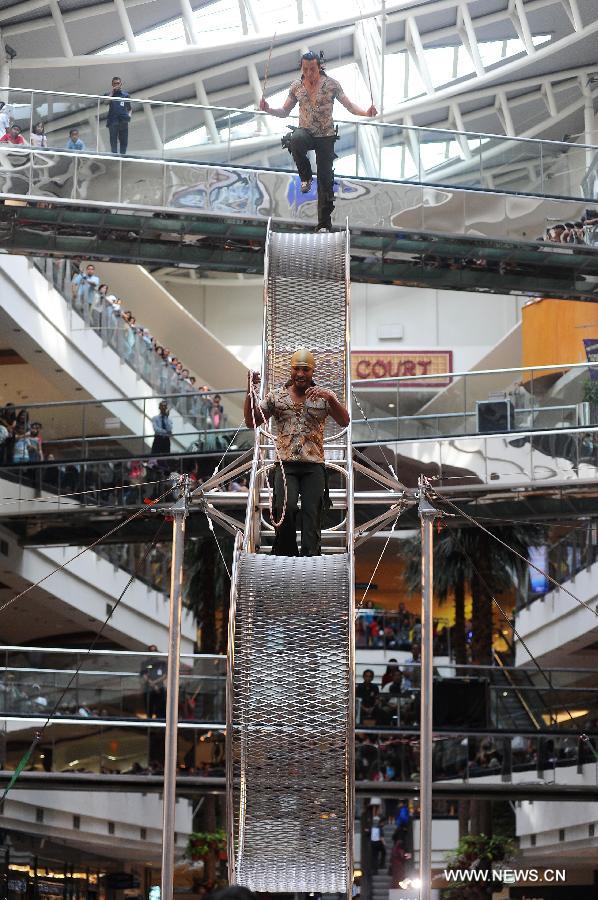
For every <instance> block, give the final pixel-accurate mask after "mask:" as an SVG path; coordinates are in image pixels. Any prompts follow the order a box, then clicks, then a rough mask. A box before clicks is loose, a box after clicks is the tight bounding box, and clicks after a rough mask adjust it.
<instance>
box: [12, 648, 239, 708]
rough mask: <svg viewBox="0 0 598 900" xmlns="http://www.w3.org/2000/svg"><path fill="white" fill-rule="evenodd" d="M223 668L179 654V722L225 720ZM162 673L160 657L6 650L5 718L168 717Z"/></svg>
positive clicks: (211, 659)
mask: <svg viewBox="0 0 598 900" xmlns="http://www.w3.org/2000/svg"><path fill="white" fill-rule="evenodd" d="M225 671H226V660H225V658H224V657H222V656H206V655H202V656H192V655H184V654H183V655H182V656H181V677H180V682H179V714H180V718H181V721H185V720H189V721H195V722H197V721H201V722H203V723H206V722H208V723H212V722H215V723H224V721H225V708H224V703H225ZM165 672H166V655H165V654H163V653H149V652H144V653H134V652H125V651H119V652H111V651H101V650H97V651H93V652H91V653H86V652H85V651H82V650H65V649H59V648H56V649H54V648H38V647H3V648H0V705H1V709H0V715H4V716H9V715H10V716H18V717H23V718H28V717H29V718H31V717H34V718H39V717H43V716H46V715H48V714H49V713H53V714H54V715H55V716H57V717H59V718H63V719H76V720H87V719H90V720H91V719H103V720H106V719H108V720H113V719H116V720H119V721H120V720H136V721H145V720H148V719H154V718H157V719H163V718H164V715H165V696H166V695H165V690H164V688H163V684H162V680H163V678H164V676H165ZM156 673H157V674H156ZM146 676H147V678H149V679H150V680H149V681H148V680H147V678H146ZM159 676H160V677H159ZM161 679H162V680H161Z"/></svg>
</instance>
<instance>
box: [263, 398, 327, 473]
mask: <svg viewBox="0 0 598 900" xmlns="http://www.w3.org/2000/svg"><path fill="white" fill-rule="evenodd" d="M260 406H261V409H262V410H263V412H264V413H265V415H269V416H271V417H272V422H273V432H274V436H275V438H276V447H277V449H278V453H279V455H280V458H281V459H282V460H284V461H285V462H306V463H323V462H324V424H325V422H326V417H327V416H328V415H329V414H330V407H329V403H328V400H322V399H318V400H310V399H308V398H307V397H306V398H305V400H304V402H303V403H295V401H294V400H293V398H292V397H291V395H290V394H289V391H288V389H287V386H286V385H285V386H284V387H281V388H277V389H276V390H274V391H269V393H267V394H266V396H265V397H264V399H263V400H262V402H261V403H260Z"/></svg>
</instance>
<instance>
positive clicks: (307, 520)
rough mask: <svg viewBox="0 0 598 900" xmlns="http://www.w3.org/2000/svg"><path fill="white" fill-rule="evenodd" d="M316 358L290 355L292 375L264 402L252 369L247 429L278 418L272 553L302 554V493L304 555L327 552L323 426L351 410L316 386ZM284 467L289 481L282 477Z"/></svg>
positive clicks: (343, 420)
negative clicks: (257, 393)
mask: <svg viewBox="0 0 598 900" xmlns="http://www.w3.org/2000/svg"><path fill="white" fill-rule="evenodd" d="M315 365H316V362H315V359H314V357H313V354H312V353H311V352H310V351H309V350H306V349H305V348H303V347H302V348H300V349H299V350H296V351H295V353H293V355H292V357H291V371H290V378H289V379H288V381H287V382H286V383H285V384H284V385H282V386H281V387H278V388H276V389H275V390H273V391H269V392H268V393H267V394H266V396H265V397H264V399H263V400H262V401H261V402H258V401H256V399H255V391H256V390H257V387H258V385H259V383H260V376H259V374H258V373H257V372H251V373H249V378H248V383H247V396H246V398H245V409H244V414H245V424H246V425H247V427H248V428H254V427H255V426H256V425H258V426H259V425H262V424H264V423H265V422H266V421H267V420H268V419H270V418H272V419H273V420H274V422H273V426H274V439H275V441H276V449H277V451H278V458H279V460H280V465H277V466H276V467H275V470H274V502H273V513H274V518H275V519H276V520H277V521H279V522H280V519H281V518H282V513H283V509H284V518H283V519H282V522H280V524H279V525H278V527H277V528H276V536H275V539H274V546H273V548H272V553H274V554H275V555H276V556H299V548H298V547H297V537H296V520H297V511H298V510H297V501H298V499H299V495H301V556H319V555H320V554H321V552H322V516H323V513H324V506H325V499H326V494H327V490H326V471H325V466H324V426H325V424H326V419H327V418H328V416H331V417H332V418H333V419H334V421H335V422H336V424H337V425H339V426H340V427H341V428H346V427H347V425H348V424H349V421H350V416H349V411H348V410H347V409H346V408H345V407H344V406H343V405H342V403H340V401H339V400H338V398H337V396H336V394H335V393H334V392H333V391H329V390H326V389H325V388H322V387H318V386H316V384H315V382H314V380H313V378H312V376H313V372H314V368H315ZM281 466H282V467H284V474H285V480H286V489H285V480H283V475H282V472H281Z"/></svg>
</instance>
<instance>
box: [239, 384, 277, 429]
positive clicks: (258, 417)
mask: <svg viewBox="0 0 598 900" xmlns="http://www.w3.org/2000/svg"><path fill="white" fill-rule="evenodd" d="M260 381H261V378H260V373H259V372H248V373H247V394H246V396H245V405H244V407H243V416H244V418H245V425H246V426H247V428H253V418H254V416H255V424H256V425H263V424H264V422H265V421H266V419H269V418H270V413H268V412H264V410H263V409H262V407H261V406H260V404H259V402H258V400H257V399H256V396H255V394H256V393H257V391H258V390H259V386H260ZM253 392H255V393H253ZM252 393H253V396H252ZM252 406H253V412H252Z"/></svg>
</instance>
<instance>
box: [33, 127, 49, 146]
mask: <svg viewBox="0 0 598 900" xmlns="http://www.w3.org/2000/svg"><path fill="white" fill-rule="evenodd" d="M29 143H30V144H31V146H32V147H35V148H36V149H37V150H47V148H48V138H47V137H46V134H45V132H44V123H43V122H36V123H35V125H34V126H33V130H32V132H31V135H30V136H29Z"/></svg>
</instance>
